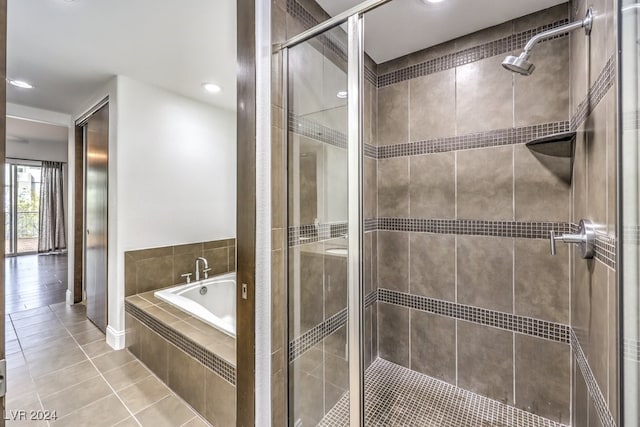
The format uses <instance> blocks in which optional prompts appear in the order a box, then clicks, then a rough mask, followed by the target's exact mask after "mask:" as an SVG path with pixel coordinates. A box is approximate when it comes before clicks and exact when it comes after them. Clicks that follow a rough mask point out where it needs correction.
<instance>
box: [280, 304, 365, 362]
mask: <svg viewBox="0 0 640 427" xmlns="http://www.w3.org/2000/svg"><path fill="white" fill-rule="evenodd" d="M377 295H378V294H377V293H376V291H373V292H371V293H369V294H368V295H367V296H366V297H365V299H364V301H365V307H369V306H370V305H371V304H373V303H374V302H376V300H377ZM346 324H347V308H346V307H345V308H343V309H342V310H340V311H339V312H337V313H336V314H334V315H333V316H331V317H330V318H328V319H327V320H325V321H324V322H322V323H319V324H317V325H316V326H314V327H313V328H311V329H309V330H308V331H307V332H305V333H304V334H302V335H300V336H299V337H298V338H294V339H293V340H292V341H289V363H291V362H293V361H294V360H296V359H297V358H298V357H300V356H302V355H303V354H304V353H305V352H306V351H307V350H309V349H310V348H311V347H313V346H314V345H316V344H318V343H319V342H321V341H322V340H324V339H325V338H326V337H328V336H329V335H331V334H332V333H334V332H335V331H337V330H338V329H340V328H341V327H342V326H344V325H346Z"/></svg>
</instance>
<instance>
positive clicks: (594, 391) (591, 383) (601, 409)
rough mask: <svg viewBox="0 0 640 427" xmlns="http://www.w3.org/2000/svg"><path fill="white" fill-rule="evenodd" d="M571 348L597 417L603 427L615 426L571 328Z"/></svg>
mask: <svg viewBox="0 0 640 427" xmlns="http://www.w3.org/2000/svg"><path fill="white" fill-rule="evenodd" d="M570 337H571V350H572V351H573V355H574V357H575V358H576V362H578V366H579V367H580V372H582V377H583V378H584V382H585V384H586V385H587V390H588V391H589V395H590V396H591V400H593V406H595V408H596V411H597V412H598V417H599V418H600V422H601V423H602V425H603V427H615V425H616V422H615V421H614V419H613V415H611V411H609V406H608V405H607V402H606V401H605V399H604V396H603V395H602V392H601V391H600V387H598V382H597V381H596V378H595V376H594V375H593V371H592V370H591V367H590V366H589V362H588V361H587V357H586V356H585V354H584V351H583V350H582V346H580V341H578V337H576V334H575V332H574V331H573V330H571V334H570Z"/></svg>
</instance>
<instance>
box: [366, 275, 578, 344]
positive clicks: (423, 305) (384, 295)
mask: <svg viewBox="0 0 640 427" xmlns="http://www.w3.org/2000/svg"><path fill="white" fill-rule="evenodd" d="M378 302H386V303H389V304H394V305H399V306H401V307H407V308H413V309H415V310H420V311H425V312H428V313H433V314H439V315H441V316H447V317H452V318H454V319H459V320H466V321H468V322H473V323H478V324H481V325H486V326H493V327H495V328H500V329H505V330H508V331H512V332H518V333H521V334H525V335H531V336H534V337H538V338H544V339H547V340H550V341H557V342H561V343H565V344H568V343H569V329H570V326H569V325H564V324H562V323H555V322H549V321H546V320H540V319H535V318H532V317H526V316H519V315H516V314H511V313H504V312H501V311H493V310H487V309H485V308H480V307H474V306H469V305H464V304H458V303H455V302H451V301H444V300H439V299H434V298H428V297H423V296H419V295H413V294H407V293H404V292H397V291H392V290H389V289H383V288H381V289H378Z"/></svg>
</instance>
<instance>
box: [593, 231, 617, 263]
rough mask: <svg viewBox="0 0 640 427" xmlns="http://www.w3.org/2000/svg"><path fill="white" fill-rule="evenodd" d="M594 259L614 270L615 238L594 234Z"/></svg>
mask: <svg viewBox="0 0 640 427" xmlns="http://www.w3.org/2000/svg"><path fill="white" fill-rule="evenodd" d="M594 258H595V259H597V260H598V261H600V262H602V263H603V264H605V265H607V266H608V267H611V268H613V269H615V268H616V238H615V237H613V236H609V235H608V234H604V233H596V242H595V254H594Z"/></svg>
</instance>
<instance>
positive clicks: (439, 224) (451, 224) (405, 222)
mask: <svg viewBox="0 0 640 427" xmlns="http://www.w3.org/2000/svg"><path fill="white" fill-rule="evenodd" d="M378 230H385V231H411V232H418V233H438V234H467V235H477V236H496V237H519V238H526V239H548V238H549V232H550V231H551V230H553V231H555V232H556V233H571V232H572V230H573V226H572V224H570V223H568V222H522V221H482V220H474V219H419V218H378Z"/></svg>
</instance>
